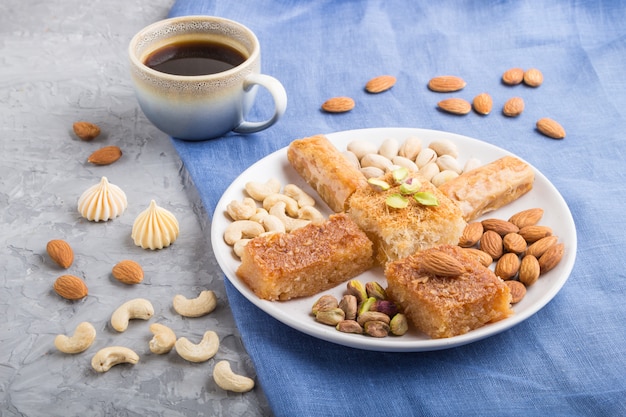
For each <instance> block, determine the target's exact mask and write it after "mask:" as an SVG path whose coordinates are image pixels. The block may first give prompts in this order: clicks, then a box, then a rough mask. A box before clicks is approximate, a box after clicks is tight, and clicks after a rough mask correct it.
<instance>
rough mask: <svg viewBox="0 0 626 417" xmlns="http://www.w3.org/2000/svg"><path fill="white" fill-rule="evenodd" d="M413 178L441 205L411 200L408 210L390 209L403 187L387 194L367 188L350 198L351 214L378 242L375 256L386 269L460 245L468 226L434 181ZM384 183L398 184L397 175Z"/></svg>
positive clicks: (414, 176) (412, 178)
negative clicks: (389, 200)
mask: <svg viewBox="0 0 626 417" xmlns="http://www.w3.org/2000/svg"><path fill="white" fill-rule="evenodd" d="M409 178H411V181H419V182H420V183H421V184H422V187H421V189H420V191H421V192H428V193H431V194H432V195H434V196H435V197H436V198H437V200H438V202H439V205H437V206H424V205H422V204H420V203H418V202H417V201H415V200H414V199H413V198H410V197H409V198H408V200H409V203H410V204H409V206H408V207H406V208H400V209H396V208H392V207H389V206H388V205H387V204H386V203H385V201H386V199H387V197H388V196H390V195H392V194H396V193H398V192H399V187H400V186H399V185H395V186H392V187H391V188H389V189H388V190H386V191H379V190H376V189H374V188H373V187H371V186H369V185H365V186H362V187H359V188H358V189H357V190H356V191H355V192H354V193H353V194H352V197H350V201H349V209H348V214H349V215H350V217H352V219H353V220H354V221H355V222H356V224H358V225H359V227H360V228H361V229H363V230H364V231H365V233H366V234H367V236H368V237H369V238H370V240H372V242H374V256H375V258H376V260H377V262H378V263H379V264H380V265H382V266H384V265H385V264H386V263H387V262H390V261H394V260H397V259H401V258H404V257H407V256H409V255H411V254H413V253H415V252H417V251H418V250H423V249H427V248H431V247H434V246H438V245H442V244H451V245H456V244H458V243H459V238H460V237H461V234H462V233H463V229H464V228H465V226H466V222H465V220H463V216H462V213H461V210H460V208H459V207H458V206H457V205H456V204H455V203H454V202H453V201H451V200H450V199H449V198H448V197H446V196H445V195H444V194H443V193H442V192H440V191H439V190H438V189H437V187H435V186H434V185H432V184H431V183H430V181H428V180H426V179H424V178H423V177H421V176H420V175H419V174H418V173H416V172H412V173H409ZM380 179H381V180H383V181H385V182H386V183H387V184H394V180H393V173H388V174H386V175H385V176H383V177H381V178H380Z"/></svg>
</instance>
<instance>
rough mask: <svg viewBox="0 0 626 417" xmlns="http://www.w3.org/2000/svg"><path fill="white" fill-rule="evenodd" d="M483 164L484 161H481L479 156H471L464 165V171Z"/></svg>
mask: <svg viewBox="0 0 626 417" xmlns="http://www.w3.org/2000/svg"><path fill="white" fill-rule="evenodd" d="M481 165H482V162H480V159H478V158H469V159H468V160H467V161H466V162H465V165H464V166H463V172H468V171H471V170H473V169H476V168H479V167H480V166H481Z"/></svg>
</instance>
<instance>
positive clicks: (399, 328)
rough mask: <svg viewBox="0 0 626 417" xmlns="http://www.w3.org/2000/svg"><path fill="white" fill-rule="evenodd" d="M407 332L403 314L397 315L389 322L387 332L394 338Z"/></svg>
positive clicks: (406, 323) (407, 326)
mask: <svg viewBox="0 0 626 417" xmlns="http://www.w3.org/2000/svg"><path fill="white" fill-rule="evenodd" d="M408 330H409V323H408V321H407V319H406V316H405V315H404V314H401V313H398V314H396V315H395V316H393V318H392V319H391V321H390V322H389V331H390V332H391V334H393V335H395V336H402V335H403V334H405V333H406V332H407V331H408Z"/></svg>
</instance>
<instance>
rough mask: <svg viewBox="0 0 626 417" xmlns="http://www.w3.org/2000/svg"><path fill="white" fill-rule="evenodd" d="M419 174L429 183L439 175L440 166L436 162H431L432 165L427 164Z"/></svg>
mask: <svg viewBox="0 0 626 417" xmlns="http://www.w3.org/2000/svg"><path fill="white" fill-rule="evenodd" d="M419 173H420V174H421V175H422V177H424V178H426V179H427V180H428V181H431V180H432V179H433V177H434V176H435V175H437V174H439V166H438V165H437V163H436V162H431V163H430V164H426V165H424V166H423V167H421V168H420V170H419Z"/></svg>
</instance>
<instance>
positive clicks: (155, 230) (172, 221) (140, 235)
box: [131, 200, 179, 250]
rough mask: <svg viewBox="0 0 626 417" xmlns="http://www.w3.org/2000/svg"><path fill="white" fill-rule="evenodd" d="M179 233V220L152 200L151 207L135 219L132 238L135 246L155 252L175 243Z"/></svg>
mask: <svg viewBox="0 0 626 417" xmlns="http://www.w3.org/2000/svg"><path fill="white" fill-rule="evenodd" d="M178 232H179V226H178V220H176V217H175V216H174V214H172V212H170V211H168V210H166V209H164V208H162V207H159V206H157V204H156V202H155V201H154V200H152V201H151V202H150V206H149V207H148V208H147V209H146V210H144V211H143V212H141V213H139V215H138V216H137V218H136V219H135V222H134V223H133V230H132V233H131V237H132V238H133V241H134V242H135V245H137V246H141V247H142V248H143V249H152V250H154V249H163V248H165V247H168V246H169V245H171V244H172V243H174V241H175V240H176V238H177V237H178Z"/></svg>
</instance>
